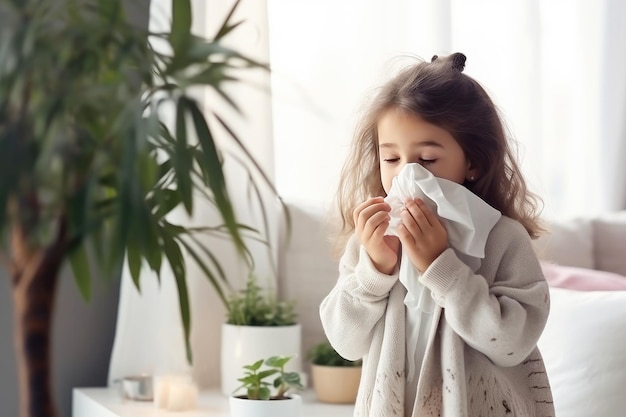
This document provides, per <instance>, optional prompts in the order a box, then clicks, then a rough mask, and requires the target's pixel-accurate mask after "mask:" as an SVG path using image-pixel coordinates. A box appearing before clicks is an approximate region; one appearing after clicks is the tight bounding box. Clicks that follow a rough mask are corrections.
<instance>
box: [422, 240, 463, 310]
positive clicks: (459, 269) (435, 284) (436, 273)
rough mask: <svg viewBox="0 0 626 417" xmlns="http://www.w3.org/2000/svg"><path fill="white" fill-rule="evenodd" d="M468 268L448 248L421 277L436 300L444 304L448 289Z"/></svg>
mask: <svg viewBox="0 0 626 417" xmlns="http://www.w3.org/2000/svg"><path fill="white" fill-rule="evenodd" d="M468 270H469V268H468V267H467V265H465V264H464V263H463V261H461V260H460V259H459V258H458V257H457V256H456V254H455V253H454V250H453V249H451V248H448V249H446V250H445V251H444V252H443V253H442V254H441V255H439V257H437V259H435V260H434V261H433V263H431V264H430V266H429V267H428V269H426V271H424V273H423V274H422V275H421V276H420V278H419V279H420V281H421V282H422V284H424V285H425V286H427V287H428V288H429V289H430V291H431V292H432V295H433V298H434V299H435V301H437V302H438V303H439V304H440V305H442V306H443V303H444V301H445V298H446V294H447V293H448V291H450V289H451V288H452V286H453V285H454V284H455V283H456V282H457V281H458V280H459V279H460V278H461V277H462V276H464V275H466V274H467V272H468Z"/></svg>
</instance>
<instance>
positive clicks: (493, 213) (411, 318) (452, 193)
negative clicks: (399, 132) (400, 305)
mask: <svg viewBox="0 0 626 417" xmlns="http://www.w3.org/2000/svg"><path fill="white" fill-rule="evenodd" d="M414 198H420V199H422V200H423V201H424V202H425V203H426V205H427V206H428V207H429V208H430V209H431V210H432V211H433V212H435V213H436V214H437V215H438V216H439V218H440V219H441V220H442V222H443V224H444V225H445V227H446V230H447V232H448V242H449V244H450V246H451V247H452V248H453V249H454V250H455V251H456V253H457V255H458V256H459V258H460V259H461V260H462V261H463V262H465V263H466V264H467V265H468V266H469V267H470V268H471V269H472V270H473V271H476V270H477V269H478V268H479V267H480V260H481V259H482V258H484V256H485V244H486V242H487V237H488V236H489V233H490V232H491V229H492V228H493V226H495V224H496V223H497V222H498V220H499V219H500V217H501V214H500V212H499V211H498V210H496V209H494V208H493V207H491V206H490V205H488V204H487V203H485V202H484V201H483V200H482V199H481V198H480V197H478V196H477V195H476V194H474V193H472V192H471V191H470V190H468V189H467V188H465V187H464V186H463V185H461V184H457V183H455V182H453V181H449V180H446V179H443V178H437V177H435V176H434V175H433V174H432V173H431V172H430V171H428V170H427V169H426V168H424V167H422V166H421V165H420V164H415V163H412V164H407V165H405V166H404V167H403V168H402V170H401V171H400V173H399V174H398V176H396V177H395V178H394V179H393V180H392V185H391V189H390V190H389V193H388V195H387V197H385V201H386V202H387V203H388V204H389V205H390V206H391V213H390V217H391V219H390V222H389V227H388V228H387V231H386V233H385V234H387V235H393V236H397V227H398V225H399V224H400V223H401V222H402V220H401V218H400V213H401V211H402V209H403V208H404V205H405V201H406V200H407V199H414ZM399 279H400V282H402V284H403V285H404V286H405V288H406V289H407V295H406V297H405V299H404V304H405V305H406V307H407V310H408V311H407V326H406V330H407V337H406V340H407V354H408V355H407V356H408V359H409V364H408V365H409V366H408V371H409V372H408V375H407V377H408V378H409V379H412V378H413V377H414V376H415V374H416V372H418V369H416V364H415V356H416V355H415V352H417V351H420V352H421V353H422V354H423V352H424V349H425V344H426V340H425V339H426V338H425V337H424V336H425V334H426V332H425V331H424V330H425V329H424V328H422V332H421V333H422V337H421V338H420V337H419V336H420V327H421V324H422V318H423V316H422V314H424V315H425V316H424V319H425V320H427V318H426V317H431V316H432V313H433V312H434V309H435V302H434V300H433V298H432V296H431V292H430V290H429V289H428V288H426V287H425V286H424V285H423V284H421V283H420V282H419V272H418V271H417V269H416V268H415V267H413V265H412V264H411V261H410V260H409V259H408V255H406V253H405V252H404V251H403V253H402V259H401V261H400V271H399ZM428 325H430V323H428Z"/></svg>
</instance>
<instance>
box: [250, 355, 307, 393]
mask: <svg viewBox="0 0 626 417" xmlns="http://www.w3.org/2000/svg"><path fill="white" fill-rule="evenodd" d="M292 358H293V356H282V357H279V356H272V357H271V358H268V359H265V360H263V359H260V360H258V361H256V362H255V363H253V364H251V365H245V366H244V369H246V371H245V375H244V376H243V377H241V378H239V379H238V380H239V381H240V382H241V383H242V385H241V387H239V388H238V390H241V389H245V390H246V395H245V396H240V398H247V399H249V400H284V399H285V398H287V397H286V394H287V392H288V391H289V390H291V389H296V390H302V389H304V387H303V386H302V384H301V383H300V374H299V373H297V372H285V365H286V364H287V362H289V361H290V360H291V359H292ZM263 364H265V365H266V366H267V369H264V370H261V366H262V365H263ZM272 376H275V377H274V380H273V382H272V383H270V382H268V381H267V379H268V378H269V377H272ZM270 387H273V388H275V389H276V394H275V395H271V388H270Z"/></svg>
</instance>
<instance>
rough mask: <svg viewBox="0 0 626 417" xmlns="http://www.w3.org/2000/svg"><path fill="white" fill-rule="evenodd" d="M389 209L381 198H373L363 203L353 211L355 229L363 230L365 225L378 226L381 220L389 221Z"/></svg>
mask: <svg viewBox="0 0 626 417" xmlns="http://www.w3.org/2000/svg"><path fill="white" fill-rule="evenodd" d="M390 211H391V207H390V206H389V204H387V203H385V201H384V199H383V197H373V198H370V199H369V200H366V201H364V202H363V203H361V204H360V205H358V206H357V208H356V209H354V213H353V216H354V226H355V227H356V228H357V229H365V228H366V226H367V224H368V223H369V226H370V228H371V226H372V225H373V224H376V225H378V224H380V222H381V220H386V221H389V214H388V213H389V212H390Z"/></svg>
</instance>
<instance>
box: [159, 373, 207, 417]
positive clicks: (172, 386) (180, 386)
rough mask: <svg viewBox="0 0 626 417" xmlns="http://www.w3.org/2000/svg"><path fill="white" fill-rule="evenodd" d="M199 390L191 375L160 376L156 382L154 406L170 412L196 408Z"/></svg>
mask: <svg viewBox="0 0 626 417" xmlns="http://www.w3.org/2000/svg"><path fill="white" fill-rule="evenodd" d="M197 402H198V388H197V387H196V385H195V384H194V383H193V380H192V379H191V376H189V375H160V376H157V377H155V381H154V404H155V405H156V406H157V407H158V408H163V409H166V410H169V411H185V410H191V409H193V408H195V407H196V404H197Z"/></svg>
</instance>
